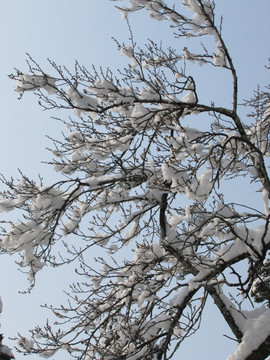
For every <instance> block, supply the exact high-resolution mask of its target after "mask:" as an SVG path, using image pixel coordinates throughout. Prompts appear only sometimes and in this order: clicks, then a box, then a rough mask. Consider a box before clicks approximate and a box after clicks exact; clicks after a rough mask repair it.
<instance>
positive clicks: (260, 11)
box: [0, 0, 270, 360]
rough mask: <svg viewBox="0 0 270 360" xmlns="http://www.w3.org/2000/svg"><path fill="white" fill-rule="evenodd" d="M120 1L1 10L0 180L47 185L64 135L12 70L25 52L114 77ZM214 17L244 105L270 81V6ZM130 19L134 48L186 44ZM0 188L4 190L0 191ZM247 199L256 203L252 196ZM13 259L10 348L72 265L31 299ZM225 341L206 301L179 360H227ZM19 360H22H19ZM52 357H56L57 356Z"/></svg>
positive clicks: (203, 91)
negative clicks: (22, 90) (20, 87)
mask: <svg viewBox="0 0 270 360" xmlns="http://www.w3.org/2000/svg"><path fill="white" fill-rule="evenodd" d="M171 2H172V1H170V3H171ZM175 2H178V0H175ZM114 4H115V3H114V2H110V1H108V0H77V1H74V0H46V1H41V0H39V1H37V0H24V1H22V0H9V1H2V2H1V3H0V46H1V51H0V104H1V110H2V111H1V141H0V173H2V174H4V175H5V176H6V177H7V178H9V177H11V176H13V177H15V178H16V176H18V170H17V169H21V170H22V171H23V172H24V173H25V174H26V175H28V176H29V177H33V178H37V174H41V176H44V178H45V179H46V181H45V182H47V183H51V182H52V181H53V178H54V173H53V172H52V171H51V170H50V168H49V167H48V165H44V164H42V161H48V160H50V153H49V152H48V151H46V147H50V145H51V144H50V141H49V139H48V138H47V137H46V135H49V136H52V137H55V138H57V137H58V138H59V137H60V136H61V131H62V130H63V129H62V127H61V125H60V124H59V123H57V122H56V121H55V120H53V119H51V116H59V115H60V114H59V113H54V112H44V111H42V109H41V108H40V107H39V106H38V104H37V99H36V97H35V96H33V94H31V93H28V94H25V96H24V97H23V99H22V100H20V101H19V100H18V99H17V98H18V93H16V92H14V85H15V84H14V82H13V81H11V80H10V79H9V78H8V76H7V75H8V74H10V73H12V72H14V68H18V69H20V70H22V71H26V70H27V65H26V62H25V61H26V59H27V56H26V53H29V54H30V55H31V56H32V57H33V58H34V59H35V60H36V61H37V62H38V63H39V64H40V65H41V67H42V68H43V69H44V70H45V71H46V72H48V73H50V67H49V64H48V62H47V59H48V58H49V59H51V60H53V61H55V62H56V63H57V64H59V65H66V66H67V67H68V68H70V69H72V68H73V66H74V62H75V60H77V61H78V62H79V63H81V64H82V65H84V66H86V67H88V68H90V67H91V65H92V64H94V65H96V66H97V67H98V66H100V65H101V66H104V67H106V66H109V67H111V68H112V69H114V70H115V69H117V68H121V67H122V66H124V65H125V64H126V59H125V58H123V57H121V56H120V54H119V52H118V51H117V47H116V45H115V42H114V41H113V40H112V37H114V38H116V39H117V40H118V41H119V42H120V43H122V42H123V41H125V42H128V37H129V32H128V28H127V25H126V23H125V22H124V21H123V20H122V19H121V16H120V14H119V12H118V11H117V10H116V9H114ZM216 10H217V13H218V15H219V16H220V15H223V17H224V20H223V34H224V39H225V41H226V42H227V44H228V47H229V50H230V52H231V55H232V58H233V59H234V62H235V66H236V69H237V71H238V78H239V90H240V98H249V97H250V96H251V95H252V90H253V89H255V88H256V86H257V84H262V85H265V84H267V83H268V82H269V80H268V79H269V72H267V71H266V69H265V68H264V65H266V64H267V59H268V57H270V42H269V35H270V23H269V13H270V2H269V0H259V1H254V0H226V1H224V0H216ZM130 21H131V26H132V29H133V35H134V38H135V40H136V42H137V43H138V45H141V46H143V44H144V43H145V42H146V41H147V39H148V38H153V39H154V40H156V41H158V40H160V39H162V40H163V42H164V44H165V45H166V44H168V45H173V46H175V47H176V48H177V49H179V51H181V49H182V48H183V47H184V45H183V44H182V42H181V40H179V39H178V40H175V39H173V37H172V34H171V31H170V30H169V29H168V28H167V26H166V23H165V22H155V21H153V20H150V19H149V18H148V17H147V14H145V13H143V12H140V13H137V14H134V15H133V16H132V17H131V19H130ZM192 71H193V69H192ZM204 71H205V70H204V68H201V70H200V72H199V73H197V72H195V75H196V76H197V77H198V80H199V84H200V88H199V90H198V91H199V94H200V96H201V99H204V98H205V99H206V98H208V99H209V96H210V98H211V97H213V99H215V101H216V102H217V104H228V106H229V104H230V101H231V97H230V94H231V82H230V78H229V77H228V74H225V75H223V74H222V75H220V74H219V73H218V74H214V76H212V77H211V78H207V81H205V73H204ZM209 94H210V95H209ZM68 115H70V114H67V113H62V114H61V116H63V117H65V116H68ZM1 187H2V185H1V184H0V191H1ZM243 193H244V196H246V194H245V192H243ZM250 199H251V200H250V201H253V200H252V199H253V198H252V196H251V197H250ZM0 216H3V215H2V214H0ZM16 260H18V258H16V257H12V256H7V255H5V256H4V255H3V256H1V258H0V273H1V277H0V295H1V297H2V300H3V313H2V314H1V317H0V323H1V332H3V333H4V335H5V342H4V343H5V344H7V345H9V346H10V347H13V346H14V342H13V341H12V340H9V339H8V337H13V336H15V335H16V333H17V332H20V333H22V334H24V335H25V336H27V329H30V328H31V327H33V326H35V325H37V324H41V323H44V322H45V319H46V317H47V316H49V313H48V312H46V311H45V310H44V309H42V308H40V305H41V304H44V303H47V304H59V303H61V299H63V293H62V292H63V290H65V289H67V287H68V284H69V282H68V280H69V278H70V270H69V269H68V268H60V269H57V271H55V269H48V268H46V269H45V270H44V271H43V272H42V273H40V274H39V276H38V278H37V280H38V281H37V285H36V287H35V288H34V289H33V291H32V293H31V294H19V293H18V291H24V290H25V289H26V288H27V286H28V282H27V279H26V275H25V274H23V273H21V272H20V271H18V270H17V265H16V263H15V261H16ZM67 274H68V276H67ZM52 279H53V281H52ZM223 334H229V331H228V329H227V327H226V326H224V324H223V323H222V320H221V318H220V316H219V314H218V312H217V311H216V310H215V309H214V307H211V306H210V304H209V306H208V307H207V309H206V313H205V315H204V316H203V321H202V325H201V330H200V331H199V332H198V334H197V335H196V336H195V337H191V338H189V339H187V341H186V342H185V343H184V345H183V347H182V349H181V350H180V351H179V352H178V354H179V355H178V356H179V358H181V360H182V359H183V360H195V359H196V360H197V359H198V353H199V354H200V359H202V360H204V359H206V358H207V360H222V359H226V357H227V356H228V355H229V354H230V353H231V352H232V351H233V350H234V348H235V344H234V343H233V342H232V341H231V340H229V339H228V338H226V337H224V336H223ZM194 344H195V345H194ZM15 355H16V359H22V358H23V356H22V355H20V354H15ZM178 356H177V358H178ZM33 358H34V357H32V359H33ZM53 359H55V360H57V359H58V358H57V355H56V356H55V357H53ZM68 359H69V357H68V356H67V355H62V357H61V360H68Z"/></svg>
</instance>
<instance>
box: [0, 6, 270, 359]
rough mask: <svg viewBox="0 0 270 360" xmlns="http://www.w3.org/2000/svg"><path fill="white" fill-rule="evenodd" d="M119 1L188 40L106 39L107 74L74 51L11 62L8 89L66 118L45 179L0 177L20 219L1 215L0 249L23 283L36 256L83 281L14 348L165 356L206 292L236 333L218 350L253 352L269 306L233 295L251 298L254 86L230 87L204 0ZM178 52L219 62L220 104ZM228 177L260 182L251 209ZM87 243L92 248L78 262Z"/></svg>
mask: <svg viewBox="0 0 270 360" xmlns="http://www.w3.org/2000/svg"><path fill="white" fill-rule="evenodd" d="M180 5H184V7H182V6H180ZM118 8H119V10H120V12H121V14H122V16H123V18H125V19H126V20H127V19H128V15H129V14H130V13H132V12H137V11H139V10H144V9H146V10H147V11H149V14H150V16H151V17H152V18H153V19H156V20H164V21H168V22H169V23H170V26H171V27H172V28H173V31H174V34H175V36H176V37H177V38H180V39H183V41H184V40H185V41H186V40H187V42H190V45H191V46H192V47H193V48H194V49H195V50H190V48H188V47H185V48H184V50H183V52H182V53H179V52H178V51H177V50H175V49H173V48H169V49H166V50H165V49H164V48H163V47H162V45H161V44H156V43H154V42H153V41H149V42H148V43H147V44H146V45H145V47H144V48H139V47H137V45H136V43H135V41H134V39H133V34H132V31H131V30H130V43H129V45H126V44H120V43H118V42H117V46H118V47H119V50H120V51H121V53H122V55H125V56H127V57H128V58H129V59H130V61H131V64H130V65H129V66H127V67H126V68H124V69H123V70H120V71H119V74H118V77H116V76H115V75H114V74H113V73H112V71H111V70H110V69H100V70H99V71H98V70H97V69H96V68H93V70H92V72H90V71H88V70H87V69H86V68H85V67H83V66H81V65H80V64H78V63H76V66H75V71H74V74H72V73H71V72H70V71H69V70H67V69H65V68H62V67H60V66H57V65H56V64H55V63H54V62H52V61H51V62H50V63H51V65H52V68H53V70H54V75H48V74H46V73H45V72H44V71H43V70H42V68H41V67H40V66H39V65H38V63H37V62H35V61H34V60H33V59H32V58H31V57H30V56H29V61H28V64H29V70H28V73H24V72H21V71H17V73H16V74H14V75H11V78H12V79H15V80H16V81H17V83H16V90H17V91H18V92H19V93H20V97H22V96H23V94H24V93H25V92H26V91H35V92H36V93H37V95H38V97H39V103H40V105H41V106H42V107H43V108H44V109H59V110H62V109H65V110H74V112H75V115H76V116H77V118H76V119H74V118H70V119H69V120H63V119H62V120H60V119H59V120H60V121H62V122H63V124H65V125H66V126H67V127H68V128H69V129H70V131H69V134H68V135H67V136H65V135H64V136H63V139H62V140H59V139H52V141H53V144H54V149H52V150H51V151H52V154H53V156H54V159H53V160H52V161H51V165H52V166H53V167H54V169H55V171H56V172H57V173H58V175H57V181H55V183H54V184H51V185H49V186H45V185H44V181H43V180H42V179H40V182H37V181H33V180H31V179H29V178H28V177H27V176H26V175H24V174H21V178H20V179H19V180H18V181H17V180H14V179H10V180H8V179H6V178H5V177H4V176H2V182H3V183H4V184H5V185H6V187H7V189H6V191H5V192H3V194H2V198H1V201H0V206H1V210H2V211H12V210H16V211H20V212H21V220H20V221H13V220H10V221H6V222H3V226H2V242H1V246H2V251H3V252H8V253H20V254H21V266H22V267H29V280H30V282H31V286H33V285H34V283H35V278H36V274H37V272H38V271H40V270H42V268H43V267H44V266H46V265H52V266H59V265H61V264H69V263H71V262H72V261H74V262H75V261H78V262H79V264H80V267H79V268H78V270H77V273H78V274H79V275H80V276H81V277H82V278H83V281H81V283H76V284H72V285H71V292H70V293H69V294H68V296H69V299H68V302H67V304H63V305H62V306H61V307H59V308H52V311H53V312H54V314H55V315H56V316H57V317H58V321H57V323H56V324H55V326H53V325H51V324H49V323H48V322H47V323H46V324H45V325H44V327H41V326H40V327H37V328H35V329H33V330H32V340H28V339H25V338H24V337H21V338H20V339H19V343H20V345H21V347H22V350H21V351H23V352H25V353H26V354H29V353H30V354H31V353H34V354H40V355H42V356H44V357H50V356H52V355H53V354H55V352H56V351H58V350H59V349H65V350H66V351H68V352H69V354H70V356H71V357H74V358H76V359H98V360H102V359H104V360H105V359H106V360H113V359H114V360H116V359H117V360H120V359H132V360H135V359H139V358H141V359H145V360H146V359H147V360H150V359H157V360H161V359H163V360H165V359H169V358H172V357H173V355H174V354H175V352H176V351H177V349H178V347H179V346H180V345H181V343H182V342H183V341H184V340H185V339H186V338H187V337H188V336H191V335H192V334H193V333H194V332H196V331H197V330H198V329H199V327H200V321H201V316H202V313H203V310H204V307H205V304H206V301H207V298H208V297H212V298H213V300H214V302H215V305H216V306H217V308H218V309H219V311H220V313H221V314H222V315H223V317H224V321H226V323H227V324H228V325H229V327H230V329H231V330H232V333H233V334H234V336H235V339H236V340H237V341H238V343H239V346H238V349H237V351H236V352H235V354H234V355H232V357H229V358H228V359H230V360H231V359H248V360H252V359H256V360H258V359H265V358H266V357H267V355H269V354H270V329H269V326H268V323H269V317H270V310H269V309H268V308H266V307H265V306H261V307H258V308H256V309H255V310H251V311H247V310H242V308H243V306H244V304H245V303H249V304H251V305H254V303H253V301H252V298H251V296H253V293H254V289H256V284H257V283H258V279H260V278H262V276H261V272H260V269H261V268H262V266H263V264H265V261H267V252H268V250H269V235H270V234H269V230H268V227H269V208H268V199H269V191H270V181H269V176H268V172H267V161H268V160H267V158H268V156H269V149H268V134H269V114H270V111H269V86H268V87H266V88H265V89H264V90H261V89H260V88H258V89H257V91H255V93H254V97H253V98H252V99H251V100H247V101H244V100H242V99H239V98H238V79H237V72H236V69H235V66H234V63H233V59H232V57H231V56H230V53H229V50H228V47H227V46H226V44H225V41H224V38H223V36H222V21H218V20H217V19H216V16H215V3H214V2H213V1H202V0H183V1H182V2H180V1H179V2H177V3H176V6H170V5H166V4H165V2H163V1H162V0H155V1H146V0H130V5H129V6H119V7H118ZM202 39H203V42H202ZM189 63H193V64H195V65H201V66H203V67H207V68H210V69H216V68H218V69H220V71H226V72H227V74H230V75H231V79H232V106H231V107H230V108H228V107H226V106H224V107H223V106H216V105H215V104H213V103H211V99H210V101H209V102H208V103H204V102H203V103H202V102H201V101H200V96H199V89H198V84H197V82H196V79H195V78H194V77H193V76H191V75H190V74H189V73H188V70H189V67H188V64H189ZM206 81H207V79H206ZM209 95H210V96H211V94H209ZM241 101H242V102H243V105H244V106H245V107H246V108H247V109H248V110H247V113H248V114H243V115H242V112H243V111H242V109H241V110H239V103H240V102H241ZM247 115H249V116H247ZM194 119H196V128H195V127H191V126H190V124H191V123H192V122H194ZM243 181H245V183H247V184H249V185H250V191H252V192H253V191H259V195H260V196H259V199H260V201H258V204H254V206H253V207H251V206H248V205H247V204H246V203H245V202H244V203H239V202H238V201H235V199H233V198H232V196H231V194H230V192H228V191H227V190H226V184H227V183H231V184H232V185H233V186H234V185H235V184H237V183H239V182H241V183H242V182H243ZM98 247H101V248H102V249H103V251H104V256H103V257H99V258H97V259H96V261H95V263H94V264H92V263H93V261H92V260H91V262H90V261H89V258H90V255H89V254H90V253H91V251H92V249H96V248H98ZM254 284H255V285H254ZM238 295H241V296H242V300H241V301H239V300H238ZM255 300H256V298H255ZM251 339H252V341H251Z"/></svg>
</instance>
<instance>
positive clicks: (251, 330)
mask: <svg viewBox="0 0 270 360" xmlns="http://www.w3.org/2000/svg"><path fill="white" fill-rule="evenodd" d="M245 327H246V331H245V333H244V336H243V338H242V341H241V343H240V344H239V346H238V348H237V350H236V351H235V352H234V353H233V354H231V355H229V356H228V357H227V360H245V359H246V358H247V357H248V356H249V355H250V354H251V353H252V351H254V350H256V349H258V347H259V346H260V344H262V343H263V342H264V341H265V340H266V339H267V337H268V336H270V309H268V310H266V311H265V312H264V313H263V314H261V315H259V316H258V317H257V318H250V319H247V320H246V323H245Z"/></svg>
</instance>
